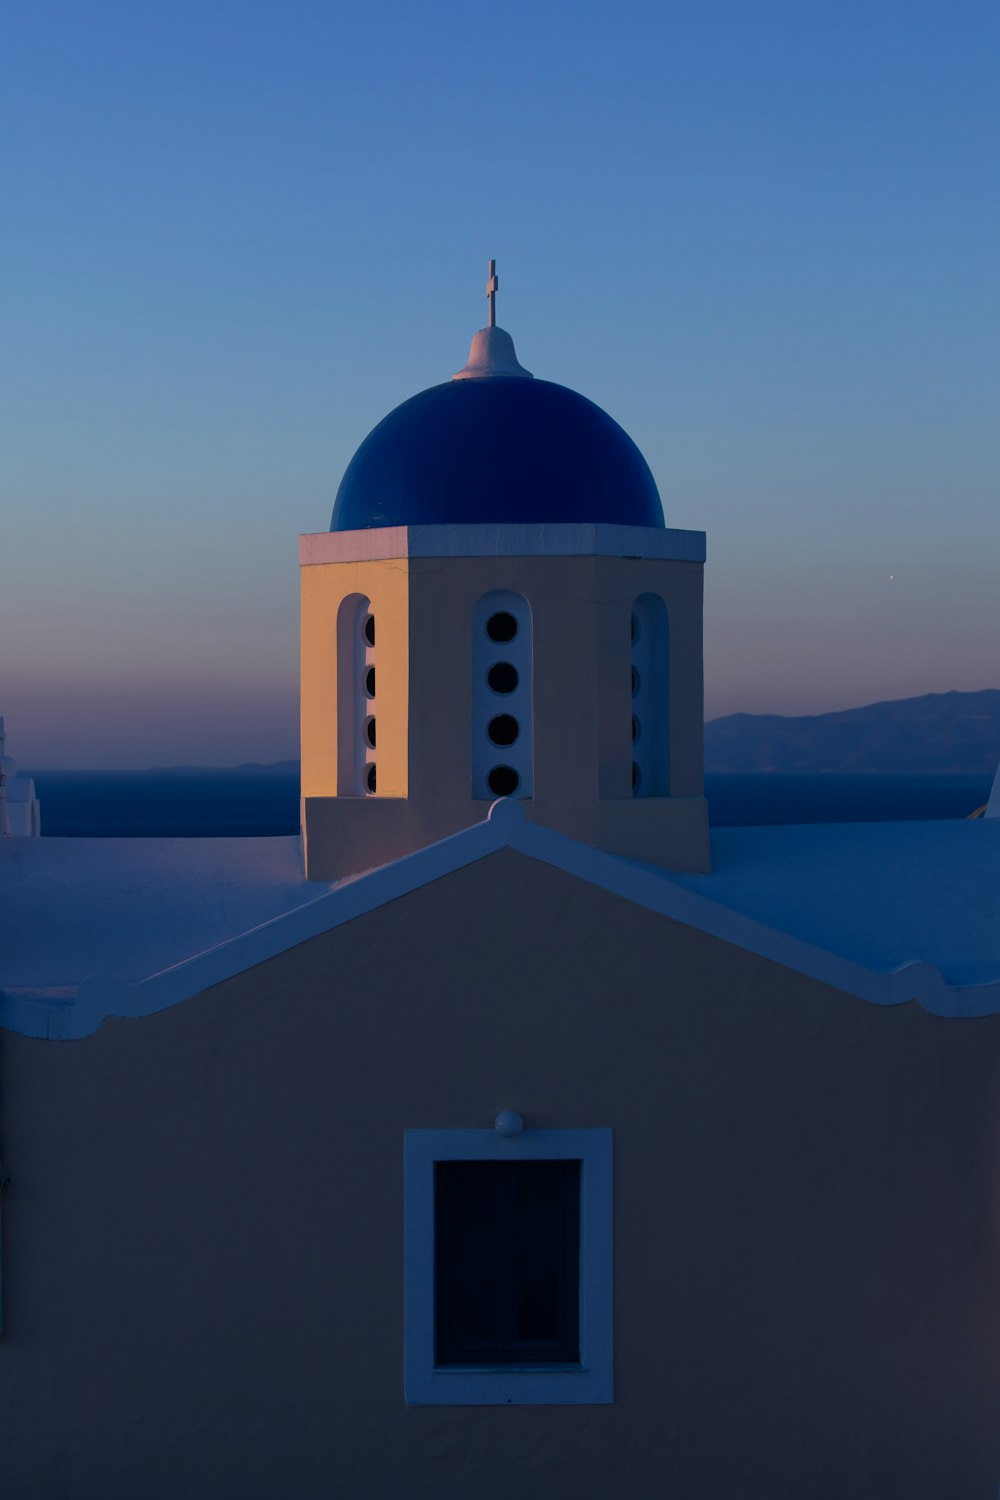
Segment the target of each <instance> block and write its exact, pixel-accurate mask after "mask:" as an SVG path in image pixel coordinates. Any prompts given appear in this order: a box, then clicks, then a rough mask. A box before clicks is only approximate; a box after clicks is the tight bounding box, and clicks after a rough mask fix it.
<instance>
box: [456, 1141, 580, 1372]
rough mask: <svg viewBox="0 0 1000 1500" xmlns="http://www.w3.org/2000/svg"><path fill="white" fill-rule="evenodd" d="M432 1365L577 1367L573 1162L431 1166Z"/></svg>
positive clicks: (576, 1176)
mask: <svg viewBox="0 0 1000 1500" xmlns="http://www.w3.org/2000/svg"><path fill="white" fill-rule="evenodd" d="M434 1296H435V1303H434V1305H435V1363H437V1364H439V1365H482V1364H488V1365H522V1364H546V1365H550V1364H579V1362H580V1163H579V1162H578V1161H441V1162H437V1163H436V1165H435V1168H434Z"/></svg>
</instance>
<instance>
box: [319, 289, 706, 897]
mask: <svg viewBox="0 0 1000 1500" xmlns="http://www.w3.org/2000/svg"><path fill="white" fill-rule="evenodd" d="M497 285H498V283H497V278H496V274H495V266H494V264H493V262H491V263H490V281H489V285H488V290H487V295H488V297H489V299H490V307H491V321H490V323H489V324H488V325H487V327H485V328H483V329H480V330H479V332H478V333H476V334H475V335H474V337H473V340H472V347H471V350H470V354H469V360H468V362H467V364H466V365H465V366H464V367H463V369H462V370H460V371H459V372H458V374H457V375H456V376H454V377H453V379H452V380H450V381H448V382H446V383H444V384H442V385H437V386H432V387H431V388H430V389H429V390H426V391H423V392H421V393H420V394H419V395H417V396H414V397H412V398H411V399H410V400H409V401H405V402H404V403H403V404H402V406H399V407H397V408H396V409H395V410H394V411H393V412H391V413H390V414H389V416H387V417H386V418H385V419H384V420H383V421H382V422H380V423H379V425H378V426H377V427H376V428H375V429H374V431H373V432H372V433H370V434H369V436H368V437H367V438H366V439H365V441H364V442H363V443H362V445H361V447H360V448H359V449H358V451H357V453H356V454H355V456H354V458H353V459H352V461H351V463H350V465H349V466H348V469H347V472H346V473H345V475H344V478H343V481H342V483H341V486H340V489H339V491H338V494H337V499H336V503H335V505H334V512H333V520H332V523H331V529H330V530H329V531H328V532H321V533H319V534H316V535H310V536H304V537H302V539H301V544H300V564H301V577H302V662H301V704H302V709H301V712H302V828H303V838H304V845H305V856H306V868H307V873H308V875H309V876H310V878H313V879H318V880H335V879H341V878H343V877H346V876H348V875H352V874H357V873H359V872H360V871H362V870H365V869H370V868H372V867H374V866H376V865H381V864H385V863H387V862H388V861H390V860H393V859H397V858H399V857H401V856H402V855H405V854H408V853H412V852H414V851H415V850H417V849H419V848H422V847H423V846H424V845H426V844H429V843H432V842H434V841H436V840H437V839H440V838H443V837H445V836H446V835H448V834H451V833H455V832H457V831H458V830H459V829H461V828H464V827H467V826H468V825H470V824H472V823H477V822H479V821H481V820H482V819H483V818H484V817H485V816H486V814H487V812H488V810H489V807H490V804H491V803H492V802H493V801H495V800H496V798H498V797H515V798H518V799H520V800H522V801H523V803H524V810H525V813H526V815H527V816H528V817H529V818H532V819H534V820H536V821H538V822H540V823H543V824H545V825H546V826H548V827H550V828H553V829H555V830H556V831H558V832H560V833H565V834H567V835H569V836H570V837H573V838H576V839H580V840H581V841H583V842H584V843H590V844H594V845H596V846H598V847H600V848H603V849H606V850H608V851H609V852H611V853H615V854H621V855H624V856H626V857H628V858H632V859H641V860H645V861H649V862H651V863H654V864H658V865H661V866H664V867H666V868H672V869H678V870H687V871H704V870H707V869H708V867H709V841H708V817H707V807H706V803H705V799H704V786H703V769H702V737H703V722H702V721H703V692H702V574H703V568H704V560H705V538H704V534H703V533H702V532H690V531H678V530H672V529H668V528H667V527H666V526H665V525H664V520H663V511H662V507H661V504H660V499H659V494H658V491H657V488H656V484H655V482H654V480H653V476H652V474H651V473H650V471H649V468H648V466H647V464H646V462H645V459H644V458H643V457H642V454H641V453H640V452H639V450H638V448H637V447H636V446H635V444H634V443H633V442H632V440H631V439H630V438H629V437H628V435H627V434H626V433H625V432H624V431H623V430H622V428H621V427H619V426H618V424H617V423H615V422H614V421H612V419H611V418H610V417H609V416H608V415H607V414H606V413H605V412H604V411H602V410H601V409H600V407H597V406H595V405H594V404H593V403H592V402H590V401H588V400H587V399H586V398H585V397H583V396H580V395H578V394H577V393H576V392H574V391H571V390H568V389H567V388H566V387H564V386H559V385H554V384H552V383H551V382H548V381H543V380H536V379H535V378H534V377H533V376H532V375H531V374H530V373H529V372H528V371H527V370H525V369H524V368H523V367H522V366H521V364H520V363H519V362H518V359H517V355H516V353H515V350H514V343H513V340H512V339H511V337H510V335H509V334H508V333H506V332H505V331H504V330H503V329H502V328H499V327H497V326H496V324H495V322H494V321H493V308H494V306H495V297H496V292H497Z"/></svg>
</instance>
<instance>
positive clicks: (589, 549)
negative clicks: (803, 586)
mask: <svg viewBox="0 0 1000 1500" xmlns="http://www.w3.org/2000/svg"><path fill="white" fill-rule="evenodd" d="M397 557H636V558H663V559H666V560H668V561H672V562H693V563H703V562H704V561H705V533H704V532H703V531H679V530H677V529H676V528H672V527H663V526H614V525H610V524H600V525H592V524H590V523H589V522H587V523H584V522H574V523H573V524H570V525H566V524H563V523H559V524H556V523H552V524H546V523H542V524H539V525H520V526H501V525H495V526H370V527H367V528H366V529H365V530H363V531H317V532H311V533H308V534H307V535H306V536H302V537H300V538H299V564H300V566H301V567H311V566H315V565H317V564H322V563H339V562H380V561H382V560H384V559H389V558H397Z"/></svg>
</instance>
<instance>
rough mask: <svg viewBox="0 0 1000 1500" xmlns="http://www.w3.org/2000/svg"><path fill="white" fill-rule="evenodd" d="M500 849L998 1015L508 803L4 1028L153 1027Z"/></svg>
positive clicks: (939, 1006) (928, 1005)
mask: <svg viewBox="0 0 1000 1500" xmlns="http://www.w3.org/2000/svg"><path fill="white" fill-rule="evenodd" d="M501 849H513V850H515V851H516V852H517V853H519V854H523V855H525V856H527V858H529V859H537V860H541V861H542V863H544V864H547V865H551V866H553V867H554V868H555V869H558V870H562V871H564V872H565V873H566V874H568V875H573V876H575V877H576V878H577V879H579V880H585V881H587V882H588V884H590V885H594V886H597V887H598V888H600V889H601V890H605V891H607V892H609V893H610V894H611V895H614V896H620V897H621V898H622V899H623V900H625V901H631V902H633V903H634V904H635V905H637V906H641V907H644V908H645V909H646V910H647V911H653V912H656V913H658V914H659V915H660V916H663V917H668V918H670V919H671V920H672V921H675V922H680V923H682V924H683V925H685V926H687V927H692V928H694V929H695V930H696V931H699V932H703V933H706V934H707V935H708V936H710V937H716V938H719V939H720V940H721V941H723V942H726V943H729V944H731V945H732V946H733V947H735V948H741V949H743V950H744V951H745V952H747V953H753V954H756V955H757V956H758V957H760V958H765V959H769V960H770V961H772V962H773V963H777V964H781V965H782V967H783V968H787V969H792V970H794V971H795V972H797V973H799V974H804V975H806V976H807V977H808V978H810V979H816V980H818V981H820V983H822V984H827V985H830V986H831V987H832V988H834V989H837V990H840V991H842V992H843V993H844V994H848V995H853V996H855V997H857V998H858V999H860V1000H867V1001H868V1002H869V1003H870V1004H873V1005H902V1004H905V1003H907V1002H908V1001H912V1000H915V1001H917V1002H918V1003H919V1004H920V1005H921V1006H922V1007H923V1008H924V1010H926V1011H928V1012H929V1013H930V1014H931V1015H935V1016H943V1017H949V1018H960V1017H977V1016H988V1015H995V1014H998V1013H1000V981H998V980H994V981H991V982H989V983H988V984H980V985H969V986H960V985H951V984H949V983H948V982H947V980H945V978H944V976H943V975H942V973H941V971H940V970H939V969H938V968H937V967H936V966H935V965H933V964H930V963H927V962H925V961H919V962H915V963H907V964H903V965H901V966H899V967H898V968H896V969H894V970H892V971H890V972H888V973H887V972H884V971H882V970H878V969H872V968H869V967H867V966H866V965H864V964H859V963H856V962H855V961H854V960H852V959H848V958H843V957H842V956H840V955H839V954H835V953H831V952H829V951H828V950H827V949H824V948H819V947H817V946H815V945H814V944H812V943H806V942H803V941H802V940H801V939H799V938H796V937H793V936H791V935H790V934H789V933H786V932H781V931H779V930H778V929H777V928H774V927H770V926H768V925H767V924H766V923H764V922H760V921H758V920H756V919H755V918H753V917H748V916H745V915H744V914H743V913H741V912H737V911H734V910H733V909H732V908H731V907H728V906H724V905H723V904H722V903H721V902H718V901H713V900H712V899H711V898H710V897H708V896H703V895H700V894H698V893H697V892H695V891H691V890H688V889H686V888H685V887H684V886H681V885H678V884H677V883H676V882H675V881H673V880H671V878H670V876H669V874H668V873H666V872H664V871H661V870H655V869H653V868H652V867H650V866H644V865H636V864H634V863H632V862H631V861H629V860H624V859H619V858H618V857H617V856H615V855H613V854H607V853H605V852H604V851H603V850H601V849H595V848H592V847H591V846H590V845H588V844H581V843H579V842H578V841H577V840H576V839H571V838H568V837H566V835H565V834H560V833H555V832H553V830H552V829H550V828H545V827H543V826H542V825H540V824H538V823H532V822H529V821H528V819H527V818H526V817H525V815H524V811H523V809H522V808H521V806H520V804H519V803H517V802H516V801H513V800H511V799H504V800H502V801H499V802H495V803H494V804H493V806H492V807H491V809H490V812H489V816H488V817H487V818H486V819H485V820H484V821H483V822H481V823H474V824H472V826H471V827H468V828H464V829H462V830H461V831H460V832H458V833H454V834H451V835H449V836H448V837H447V838H444V839H441V840H440V841H439V842H437V843H434V844H429V845H427V847H426V848H424V849H420V850H418V851H417V852H416V853H414V854H408V855H406V856H404V857H403V858H402V859H397V860H394V861H393V862H392V863H391V864H388V865H382V866H381V867H380V868H378V869H376V870H371V871H369V873H368V874H366V875H362V876H358V877H356V878H354V879H351V880H348V881H344V882H342V883H341V884H339V885H335V886H332V887H330V888H328V889H327V890H325V891H324V892H323V893H322V894H321V895H319V896H317V897H316V899H315V900H314V901H310V902H307V903H306V904H305V905H304V906H299V907H296V908H295V909H294V910H293V911H290V912H286V913H284V914H283V915H281V916H279V917H274V918H273V919H272V920H271V921H269V922H265V923H263V924H262V925H261V926H259V927H254V928H251V929H250V930H249V931H248V932H244V933H241V934H239V935H238V936H237V937H234V938H231V939H229V941H227V942H225V943H221V944H219V945H218V946H217V947H215V948H209V949H206V950H205V952H203V953H199V954H197V955H195V956H194V957H192V958H188V959H185V960H184V961H183V962H182V963H179V964H174V965H173V966H171V967H170V968H168V969H163V970H161V971H160V972H159V973H158V974H153V975H150V977H149V978H148V979H144V980H141V981H140V982H139V983H137V984H128V983H124V982H122V981H118V980H113V979H87V980H85V981H84V982H83V984H81V985H80V987H79V989H78V990H77V991H76V993H75V994H73V993H72V992H68V991H66V990H62V991H60V992H58V993H50V994H48V995H46V994H45V993H44V992H40V991H30V990H25V989H21V990H8V991H6V992H4V991H0V1028H3V1029H6V1030H8V1031H15V1032H18V1033H20V1034H21V1035H22V1036H32V1037H43V1038H48V1039H50V1040H66V1041H68V1040H74V1039H79V1038H82V1037H86V1036H91V1035H93V1033H94V1032H95V1031H97V1029H98V1027H99V1026H100V1025H101V1023H102V1022H103V1021H105V1020H107V1019H108V1018H110V1017H112V1016H115V1017H121V1018H133V1019H134V1018H138V1017H140V1016H149V1015H154V1014H155V1013H156V1012H157V1011H161V1010H166V1009H167V1008H168V1007H170V1006H173V1005H177V1004H179V1003H180V1002H181V1001H183V1000H190V999H192V998H193V997H194V996H195V995H199V994H201V993H202V992H203V991H204V990H207V989H209V988H211V987H212V986H213V985H216V984H222V983H224V982H225V981H226V980H227V979H232V978H234V977H235V976H236V975H238V974H242V973H243V972H244V971H245V970H247V969H252V968H255V967H256V966H257V965H258V964H262V963H266V962H267V960H268V959H271V958H277V957H278V956H279V955H280V954H282V953H286V952H288V950H289V949H291V948H295V947H297V946H298V945H299V944H300V943H304V942H308V941H309V940H310V938H314V937H320V936H321V935H322V934H323V933H325V932H332V931H333V930H334V929H335V928H337V927H342V926H344V925H345V924H346V923H348V922H353V921H354V920H355V919H356V918H357V917H362V916H365V915H367V913H369V912H372V911H375V910H377V909H378V908H379V907H380V906H385V905H386V904H387V903H388V902H390V901H396V900H398V899H399V898H400V897H402V896H407V895H409V894H410V893H411V892H413V891H416V890H419V889H420V888H421V887H423V886H426V885H430V884H431V883H432V882H434V881H435V880H440V879H441V878H442V876H444V875H450V874H453V873H454V872H455V871H457V870H461V869H464V868H466V867H467V866H468V865H472V864H475V863H476V862H477V861H478V860H480V859H484V858H486V857H487V856H488V855H490V854H496V853H498V852H499V851H500V850H501Z"/></svg>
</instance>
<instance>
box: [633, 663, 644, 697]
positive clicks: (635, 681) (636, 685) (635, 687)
mask: <svg viewBox="0 0 1000 1500" xmlns="http://www.w3.org/2000/svg"><path fill="white" fill-rule="evenodd" d="M641 686H642V678H641V677H640V676H639V673H638V672H637V671H636V669H635V667H633V668H632V697H633V698H634V697H635V696H636V694H637V693H638V691H639V689H640V687H641Z"/></svg>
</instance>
